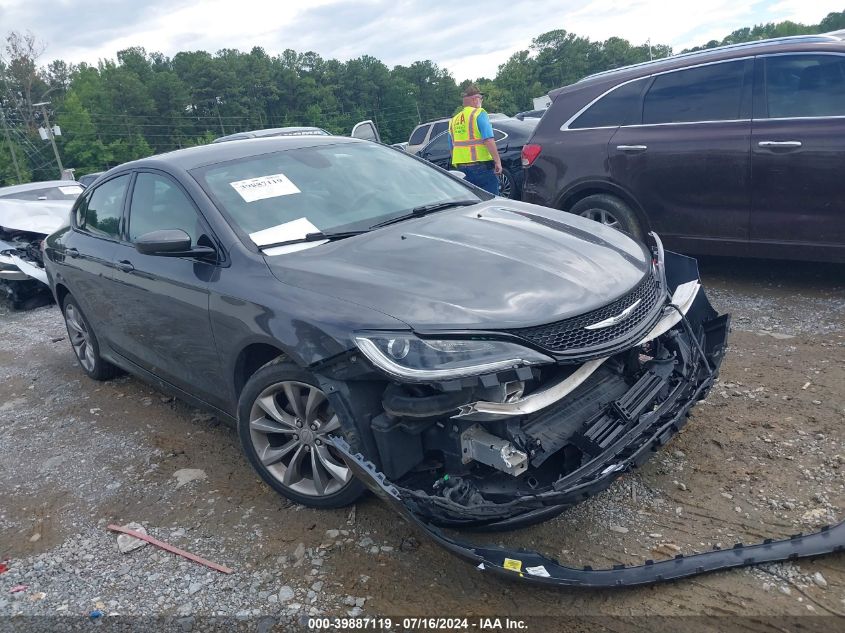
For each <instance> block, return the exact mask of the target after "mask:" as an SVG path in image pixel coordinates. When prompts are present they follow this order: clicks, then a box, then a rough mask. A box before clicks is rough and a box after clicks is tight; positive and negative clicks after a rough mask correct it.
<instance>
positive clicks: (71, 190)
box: [59, 185, 82, 196]
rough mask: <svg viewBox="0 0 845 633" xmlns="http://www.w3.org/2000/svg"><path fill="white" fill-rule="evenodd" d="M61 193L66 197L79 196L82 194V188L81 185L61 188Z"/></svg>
mask: <svg viewBox="0 0 845 633" xmlns="http://www.w3.org/2000/svg"><path fill="white" fill-rule="evenodd" d="M59 191H61V192H62V193H63V194H64V195H66V196H72V195H79V194H80V193H82V187H80V186H79V185H71V186H69V187H59Z"/></svg>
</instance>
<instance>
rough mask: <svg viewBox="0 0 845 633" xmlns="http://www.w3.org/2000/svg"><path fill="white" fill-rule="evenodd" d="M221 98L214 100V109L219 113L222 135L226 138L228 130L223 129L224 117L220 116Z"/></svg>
mask: <svg viewBox="0 0 845 633" xmlns="http://www.w3.org/2000/svg"><path fill="white" fill-rule="evenodd" d="M219 98H220V97H215V98H214V109H215V110H216V111H217V120H218V121H220V133H221V134H223V135H224V136H225V134H226V128H224V127H223V117H221V116H220V102H219V101H218V99H219Z"/></svg>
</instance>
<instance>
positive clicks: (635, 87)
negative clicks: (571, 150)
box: [569, 77, 650, 129]
mask: <svg viewBox="0 0 845 633" xmlns="http://www.w3.org/2000/svg"><path fill="white" fill-rule="evenodd" d="M649 79H650V77H644V78H643V79H637V80H636V81H631V82H629V83H626V84H622V85H621V86H618V87H617V88H615V89H614V90H613V91H611V92H609V93H608V94H606V95H605V96H604V97H602V98H601V99H599V100H598V101H596V102H595V103H594V104H593V105H591V106H590V107H589V108H588V109H587V110H586V111H585V112H584V113H583V114H582V115H581V116H579V117H578V118H577V119H575V120H574V121H573V122H572V123H571V124H570V125H569V128H570V129H579V128H590V127H618V126H620V125H632V124H635V123H639V122H640V120H639V119H640V112H639V108H638V106H639V104H640V96H641V95H642V92H643V86H645V85H646V83H647V82H648V80H649Z"/></svg>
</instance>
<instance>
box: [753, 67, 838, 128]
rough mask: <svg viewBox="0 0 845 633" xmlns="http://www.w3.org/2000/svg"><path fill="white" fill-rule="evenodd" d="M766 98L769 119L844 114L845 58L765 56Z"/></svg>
mask: <svg viewBox="0 0 845 633" xmlns="http://www.w3.org/2000/svg"><path fill="white" fill-rule="evenodd" d="M766 100H767V103H768V107H769V117H770V118H785V117H819V116H842V115H845V57H842V56H840V55H776V56H772V57H767V58H766Z"/></svg>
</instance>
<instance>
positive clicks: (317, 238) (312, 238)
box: [258, 229, 370, 250]
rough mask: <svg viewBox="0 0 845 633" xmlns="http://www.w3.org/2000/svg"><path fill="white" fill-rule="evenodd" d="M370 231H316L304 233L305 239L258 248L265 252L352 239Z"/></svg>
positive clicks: (300, 238) (264, 245)
mask: <svg viewBox="0 0 845 633" xmlns="http://www.w3.org/2000/svg"><path fill="white" fill-rule="evenodd" d="M369 230H370V229H360V230H357V231H338V232H337V233H323V232H322V231H317V232H316V233H306V234H305V237H298V238H296V239H295V240H285V241H284V242H274V243H272V244H262V245H260V246H259V247H258V248H260V249H262V250H265V249H268V248H276V247H277V246H288V245H289V244H302V243H303V242H321V241H323V240H329V241H331V240H342V239H343V238H345V237H352V236H353V235H360V234H361V233H366V232H367V231H369Z"/></svg>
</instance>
